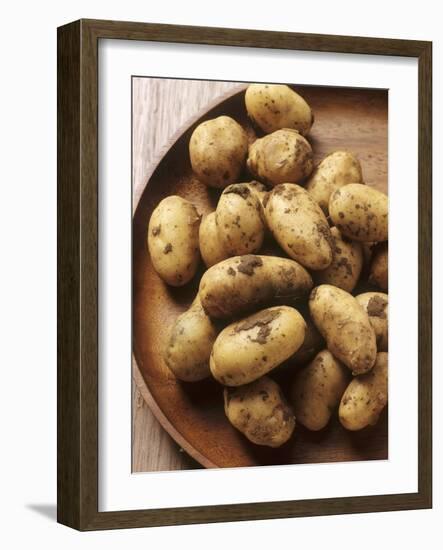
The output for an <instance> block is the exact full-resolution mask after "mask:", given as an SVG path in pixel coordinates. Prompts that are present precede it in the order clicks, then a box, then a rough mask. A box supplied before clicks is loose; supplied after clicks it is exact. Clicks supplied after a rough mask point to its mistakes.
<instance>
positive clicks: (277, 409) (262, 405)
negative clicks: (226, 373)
mask: <svg viewBox="0 0 443 550" xmlns="http://www.w3.org/2000/svg"><path fill="white" fill-rule="evenodd" d="M223 397H224V404H225V414H226V416H227V418H228V420H229V422H230V423H231V424H232V425H233V426H234V427H235V428H236V429H237V430H239V431H240V432H241V433H242V434H243V435H245V436H246V437H247V438H248V439H249V441H251V442H252V443H255V444H256V445H266V446H268V447H280V446H281V445H283V444H284V443H286V441H288V439H289V438H290V437H291V435H292V433H293V432H294V428H295V418H294V413H293V412H292V410H291V407H290V406H289V404H288V402H287V401H286V399H285V398H284V396H283V394H282V392H281V390H280V388H279V386H278V385H277V384H276V383H275V382H274V381H273V380H271V379H270V378H269V377H268V376H263V377H262V378H260V379H259V380H256V381H255V382H251V383H250V384H246V385H245V386H239V387H237V388H225V389H224V396H223Z"/></svg>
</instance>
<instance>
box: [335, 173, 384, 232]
mask: <svg viewBox="0 0 443 550" xmlns="http://www.w3.org/2000/svg"><path fill="white" fill-rule="evenodd" d="M388 209H389V207H388V197H387V195H385V194H384V193H381V192H380V191H377V189H374V188H372V187H368V186H367V185H363V184H361V183H349V184H348V185H344V186H343V187H340V188H339V189H337V190H335V191H334V192H333V193H332V195H331V198H330V200H329V215H330V217H331V220H332V222H333V224H334V225H335V226H336V227H337V229H339V231H340V233H341V234H342V235H345V236H346V237H348V238H350V239H353V240H356V241H363V242H370V241H376V242H379V241H386V240H387V239H388Z"/></svg>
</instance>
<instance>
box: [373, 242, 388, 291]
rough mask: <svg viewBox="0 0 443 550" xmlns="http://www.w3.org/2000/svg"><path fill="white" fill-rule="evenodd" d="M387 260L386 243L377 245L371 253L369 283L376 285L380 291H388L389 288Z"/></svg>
mask: <svg viewBox="0 0 443 550" xmlns="http://www.w3.org/2000/svg"><path fill="white" fill-rule="evenodd" d="M388 259H389V250H388V243H387V242H386V243H380V244H378V245H377V246H376V247H375V248H374V250H373V253H372V262H371V268H370V272H369V282H370V283H372V284H374V285H377V286H378V287H379V288H381V289H382V290H388V286H389V285H388V283H389V272H388Z"/></svg>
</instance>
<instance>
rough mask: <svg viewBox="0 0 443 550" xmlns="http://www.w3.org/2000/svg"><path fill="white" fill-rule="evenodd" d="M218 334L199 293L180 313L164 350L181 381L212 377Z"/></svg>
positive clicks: (168, 362)
mask: <svg viewBox="0 0 443 550" xmlns="http://www.w3.org/2000/svg"><path fill="white" fill-rule="evenodd" d="M218 333H219V328H218V327H217V326H216V325H215V323H214V322H213V321H211V319H210V318H209V317H208V316H207V315H206V313H205V310H204V309H203V308H202V305H201V302H200V299H199V297H198V296H197V298H196V299H195V300H194V302H193V303H192V305H191V307H190V308H189V309H188V310H187V311H185V312H184V313H182V314H181V315H179V316H178V318H177V320H176V321H175V323H174V325H173V327H172V330H171V333H170V337H169V340H168V343H167V346H166V349H165V351H164V360H165V363H166V365H167V366H168V367H169V369H170V370H171V371H172V372H173V373H174V375H175V376H176V377H177V378H178V379H179V380H183V381H185V382H197V381H199V380H203V379H204V378H207V377H208V376H210V374H211V371H210V369H209V357H210V355H211V351H212V346H213V345H214V342H215V339H216V338H217V334H218Z"/></svg>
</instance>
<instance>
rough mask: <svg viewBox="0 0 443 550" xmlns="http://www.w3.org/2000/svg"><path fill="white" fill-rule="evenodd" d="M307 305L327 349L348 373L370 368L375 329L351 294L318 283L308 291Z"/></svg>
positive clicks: (360, 371) (365, 370)
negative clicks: (342, 364)
mask: <svg viewBox="0 0 443 550" xmlns="http://www.w3.org/2000/svg"><path fill="white" fill-rule="evenodd" d="M309 309H310V312H311V316H312V319H313V321H314V323H315V324H316V326H317V328H318V330H319V331H320V334H322V336H323V337H324V339H325V340H326V344H327V347H328V349H329V351H330V352H331V353H332V354H333V355H334V356H335V357H336V358H337V359H338V360H340V361H341V362H342V363H344V364H345V365H346V366H347V367H348V368H349V369H350V370H351V371H352V374H363V373H365V372H367V371H369V370H371V369H372V367H373V366H374V363H375V358H376V354H377V347H376V341H375V333H374V329H373V328H372V326H371V323H370V321H369V317H368V315H367V313H366V312H365V311H364V310H363V308H362V307H361V306H360V304H359V303H358V302H357V300H356V299H355V298H354V296H352V295H351V294H349V293H348V292H346V291H345V290H342V289H341V288H337V287H335V286H331V285H320V286H317V287H315V288H314V290H313V291H312V292H311V295H310V297H309Z"/></svg>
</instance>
